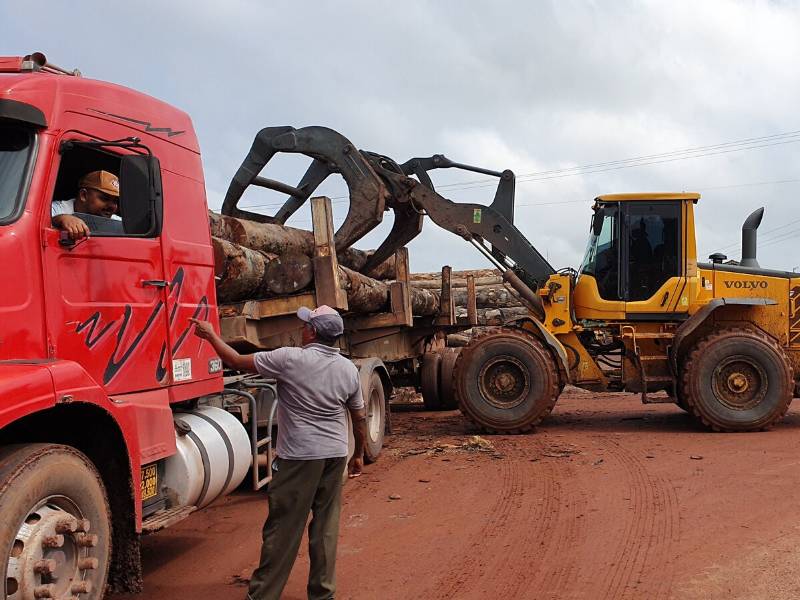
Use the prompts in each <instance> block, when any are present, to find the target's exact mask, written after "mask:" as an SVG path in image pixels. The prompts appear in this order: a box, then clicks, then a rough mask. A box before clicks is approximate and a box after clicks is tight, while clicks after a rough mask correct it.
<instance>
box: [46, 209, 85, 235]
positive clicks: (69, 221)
mask: <svg viewBox="0 0 800 600" xmlns="http://www.w3.org/2000/svg"><path fill="white" fill-rule="evenodd" d="M53 227H55V228H56V229H61V230H62V231H66V232H67V233H68V234H69V238H70V239H71V240H78V239H81V238H84V237H89V226H88V225H87V224H86V223H84V222H83V220H82V219H80V218H79V217H76V216H75V215H66V214H62V215H55V216H54V217H53Z"/></svg>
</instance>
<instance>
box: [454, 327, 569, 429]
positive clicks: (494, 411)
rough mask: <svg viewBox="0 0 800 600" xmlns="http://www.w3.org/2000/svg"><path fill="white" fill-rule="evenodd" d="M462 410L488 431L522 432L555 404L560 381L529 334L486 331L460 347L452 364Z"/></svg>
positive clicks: (552, 364) (549, 359)
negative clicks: (459, 351) (453, 364)
mask: <svg viewBox="0 0 800 600" xmlns="http://www.w3.org/2000/svg"><path fill="white" fill-rule="evenodd" d="M454 378H455V382H456V384H455V387H456V395H457V397H458V402H459V407H460V408H461V412H462V413H463V414H464V416H465V417H467V418H468V419H469V420H470V421H472V422H473V423H475V424H476V425H478V426H479V427H481V428H482V429H483V430H485V431H487V432H489V433H524V432H527V431H530V430H531V429H533V427H535V426H536V425H538V424H539V423H540V422H541V421H542V419H544V418H545V417H546V416H547V415H549V414H550V412H551V411H552V410H553V406H555V403H556V400H557V399H558V396H559V392H560V385H561V382H560V378H559V375H558V370H557V368H556V364H555V361H554V360H553V356H552V355H551V354H550V351H549V350H547V348H545V347H544V346H543V345H542V343H541V342H540V341H539V340H538V339H536V338H534V337H533V336H531V335H529V334H527V333H525V332H523V331H520V330H516V329H512V328H507V327H500V328H488V329H487V330H485V331H483V332H481V333H480V334H478V335H476V336H475V337H473V339H472V341H471V342H470V344H469V345H468V346H466V347H465V348H463V349H462V351H461V353H460V354H459V356H458V360H457V361H456V366H455V373H454Z"/></svg>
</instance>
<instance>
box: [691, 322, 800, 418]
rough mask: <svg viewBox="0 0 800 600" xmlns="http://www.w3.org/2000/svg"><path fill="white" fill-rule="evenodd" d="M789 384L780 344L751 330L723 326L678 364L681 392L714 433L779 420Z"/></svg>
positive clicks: (785, 407) (789, 369)
mask: <svg viewBox="0 0 800 600" xmlns="http://www.w3.org/2000/svg"><path fill="white" fill-rule="evenodd" d="M793 388H794V376H793V373H792V366H791V363H790V362H789V359H788V357H787V356H786V353H785V352H784V351H783V348H781V347H780V345H778V343H777V342H776V341H774V340H773V339H772V338H771V337H769V336H768V335H766V334H765V333H763V332H762V331H760V330H757V329H752V328H725V329H720V330H717V331H714V332H712V333H711V334H709V335H708V336H706V337H705V338H703V339H701V340H700V341H699V342H698V343H697V344H696V345H695V346H694V348H693V349H692V350H691V352H690V353H689V355H688V358H687V359H686V362H685V363H684V365H683V369H682V377H681V393H682V396H683V398H684V399H685V401H686V404H687V406H688V408H689V409H690V411H691V412H692V414H694V415H695V416H696V417H698V418H699V419H700V420H701V421H702V422H703V423H704V424H705V425H706V426H707V427H710V428H711V429H713V430H714V431H758V430H761V429H766V428H768V427H770V426H771V425H774V424H775V423H777V422H778V421H780V420H781V419H782V418H783V416H784V415H785V414H786V411H787V410H788V409H789V404H790V403H791V401H792V392H793Z"/></svg>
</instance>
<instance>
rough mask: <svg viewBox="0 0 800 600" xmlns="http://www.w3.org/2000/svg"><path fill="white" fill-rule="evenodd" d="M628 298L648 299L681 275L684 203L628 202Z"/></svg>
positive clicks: (632, 299) (633, 299)
mask: <svg viewBox="0 0 800 600" xmlns="http://www.w3.org/2000/svg"><path fill="white" fill-rule="evenodd" d="M627 204H628V206H627V209H628V210H627V213H628V214H627V219H626V224H627V232H628V235H627V238H628V245H627V251H628V257H627V264H628V277H627V289H628V294H627V296H628V297H627V299H628V300H629V301H632V302H635V301H638V300H647V299H648V298H651V297H652V296H653V294H655V293H656V292H657V291H658V289H659V288H660V287H661V286H662V285H664V283H666V282H667V280H668V279H670V278H671V277H677V276H678V275H680V256H681V251H680V250H681V244H680V242H681V235H680V233H681V229H680V215H681V203H680V202H679V201H675V202H672V201H670V202H663V201H661V202H638V201H636V202H629V203H627Z"/></svg>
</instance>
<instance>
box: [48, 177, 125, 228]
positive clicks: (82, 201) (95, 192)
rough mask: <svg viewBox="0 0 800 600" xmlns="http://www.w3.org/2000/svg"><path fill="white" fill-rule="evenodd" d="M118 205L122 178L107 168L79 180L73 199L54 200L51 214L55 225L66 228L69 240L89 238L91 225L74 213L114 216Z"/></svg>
mask: <svg viewBox="0 0 800 600" xmlns="http://www.w3.org/2000/svg"><path fill="white" fill-rule="evenodd" d="M118 208H119V179H117V176H116V175H114V174H113V173H109V172H108V171H92V172H91V173H87V174H86V175H84V176H83V177H81V179H80V181H79V182H78V195H77V196H76V197H75V198H73V199H72V200H54V201H53V204H52V207H51V213H50V216H51V217H52V219H53V227H55V228H56V229H62V230H63V231H66V232H67V234H68V235H69V237H70V239H72V240H77V239H80V238H84V237H88V236H89V234H90V230H89V226H88V225H87V224H86V222H85V221H84V220H83V219H81V218H80V217H78V216H75V214H74V213H86V214H89V215H97V216H98V217H106V218H107V219H110V218H112V217H113V216H114V215H115V214H116V213H117V210H118Z"/></svg>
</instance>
